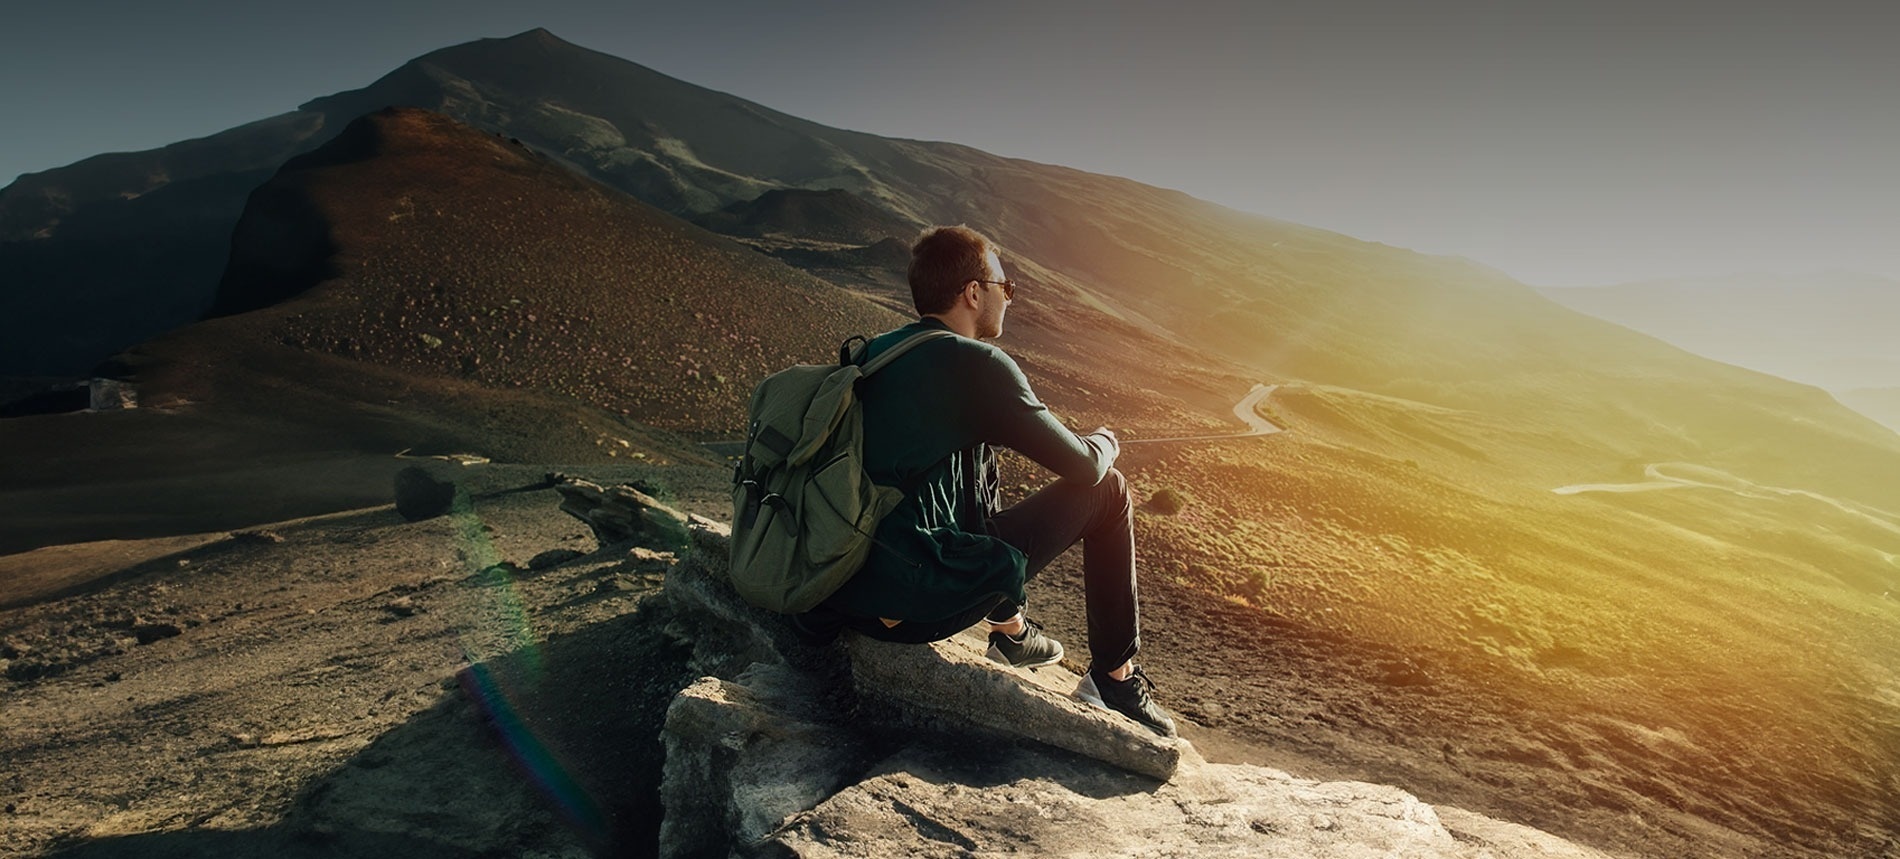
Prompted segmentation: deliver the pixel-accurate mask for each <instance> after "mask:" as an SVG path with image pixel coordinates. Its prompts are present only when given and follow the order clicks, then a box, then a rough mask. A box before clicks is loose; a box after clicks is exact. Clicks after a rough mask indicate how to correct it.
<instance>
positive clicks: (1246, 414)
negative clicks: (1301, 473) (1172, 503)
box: [1121, 385, 1285, 447]
mask: <svg viewBox="0 0 1900 859" xmlns="http://www.w3.org/2000/svg"><path fill="white" fill-rule="evenodd" d="M1278 387H1280V386H1279V385H1254V386H1253V389H1252V390H1250V391H1248V392H1247V396H1245V397H1242V398H1240V402H1238V403H1235V404H1234V417H1237V418H1239V419H1240V421H1241V423H1244V424H1246V425H1247V426H1250V427H1252V429H1250V430H1248V431H1246V432H1234V433H1221V434H1219V435H1182V436H1173V437H1170V438H1132V439H1129V440H1127V441H1124V442H1122V443H1121V444H1122V446H1123V447H1127V446H1128V445H1131V444H1155V443H1158V442H1164V441H1214V440H1217V439H1227V438H1248V437H1251V436H1257V435H1272V434H1273V433H1276V432H1280V431H1282V430H1284V429H1285V427H1281V426H1275V425H1274V423H1273V422H1272V421H1269V420H1267V419H1266V418H1263V417H1261V416H1259V415H1258V414H1255V413H1254V407H1255V406H1257V405H1260V401H1261V400H1264V399H1266V398H1267V396H1268V395H1269V394H1272V393H1273V391H1274V389H1276V388H1278Z"/></svg>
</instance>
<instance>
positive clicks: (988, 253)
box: [910, 226, 1013, 340]
mask: <svg viewBox="0 0 1900 859" xmlns="http://www.w3.org/2000/svg"><path fill="white" fill-rule="evenodd" d="M1003 281H1004V277H1003V264H1002V262H1001V261H1000V260H998V259H997V257H996V245H995V244H993V243H991V242H990V240H989V239H987V238H984V236H983V235H982V234H981V233H978V232H977V231H975V230H972V229H970V228H969V227H963V226H956V227H932V228H930V229H929V230H925V231H924V234H923V235H922V236H920V237H918V239H917V243H916V244H914V245H912V246H911V249H910V297H911V302H912V303H913V304H915V305H916V306H917V313H918V314H919V315H922V316H936V317H939V318H941V319H943V320H944V321H945V322H947V323H950V325H951V327H952V328H953V329H956V328H958V323H960V322H962V321H963V320H966V319H967V320H968V321H969V323H970V325H971V327H973V328H974V329H975V332H976V333H975V335H974V336H975V337H977V338H978V339H983V340H987V339H990V338H993V337H996V336H998V335H1000V334H1002V333H1003V312H1004V310H1005V309H1007V308H1008V306H1009V302H1010V298H1011V296H1010V294H1009V290H1010V289H1013V287H1010V288H1005V287H1004V286H1002V283H1003ZM960 333H962V332H960Z"/></svg>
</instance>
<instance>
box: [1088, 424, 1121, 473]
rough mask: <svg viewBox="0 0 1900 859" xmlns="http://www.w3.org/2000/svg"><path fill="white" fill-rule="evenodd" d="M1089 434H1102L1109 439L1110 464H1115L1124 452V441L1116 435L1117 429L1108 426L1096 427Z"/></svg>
mask: <svg viewBox="0 0 1900 859" xmlns="http://www.w3.org/2000/svg"><path fill="white" fill-rule="evenodd" d="M1089 435H1097V436H1101V437H1102V438H1104V439H1107V440H1108V464H1109V465H1114V464H1115V460H1116V458H1117V457H1120V456H1121V454H1122V442H1121V439H1118V438H1116V437H1115V431H1114V430H1112V429H1109V428H1108V427H1096V428H1095V431H1094V432H1091V433H1089Z"/></svg>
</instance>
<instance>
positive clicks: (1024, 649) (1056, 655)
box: [983, 618, 1062, 668]
mask: <svg viewBox="0 0 1900 859" xmlns="http://www.w3.org/2000/svg"><path fill="white" fill-rule="evenodd" d="M983 655H984V656H987V657H989V658H991V659H994V660H996V661H997V662H1001V663H1003V664H1004V665H1008V666H1010V667H1011V668H1041V667H1042V666H1044V665H1054V664H1056V663H1058V662H1061V661H1062V642H1060V641H1057V640H1055V639H1053V638H1050V637H1049V636H1046V635H1043V634H1042V624H1040V623H1037V622H1035V621H1033V620H1029V619H1028V618H1024V619H1023V635H1022V637H1021V638H1011V637H1009V636H1007V635H1005V634H1003V633H1000V632H995V631H992V632H991V633H990V649H989V650H988V651H987V652H985V653H984V654H983Z"/></svg>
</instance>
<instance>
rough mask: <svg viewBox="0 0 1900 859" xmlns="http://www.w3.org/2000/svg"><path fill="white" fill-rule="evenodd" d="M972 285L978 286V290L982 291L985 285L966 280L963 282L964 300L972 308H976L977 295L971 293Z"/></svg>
mask: <svg viewBox="0 0 1900 859" xmlns="http://www.w3.org/2000/svg"><path fill="white" fill-rule="evenodd" d="M971 284H976V288H977V289H982V288H983V284H980V283H977V282H976V281H975V280H966V281H964V282H963V295H962V298H963V300H964V301H965V302H967V303H968V304H969V305H970V307H972V308H974V307H976V305H977V300H976V294H975V293H973V292H971V291H970V285H971Z"/></svg>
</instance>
